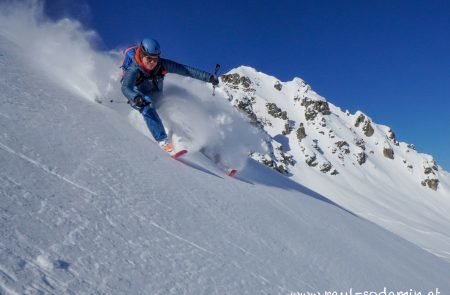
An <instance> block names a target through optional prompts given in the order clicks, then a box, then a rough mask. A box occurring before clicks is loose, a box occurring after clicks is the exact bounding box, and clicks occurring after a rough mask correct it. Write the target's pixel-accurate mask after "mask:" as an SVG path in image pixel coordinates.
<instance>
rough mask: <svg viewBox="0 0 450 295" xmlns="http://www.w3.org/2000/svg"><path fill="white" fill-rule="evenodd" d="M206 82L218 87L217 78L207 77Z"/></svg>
mask: <svg viewBox="0 0 450 295" xmlns="http://www.w3.org/2000/svg"><path fill="white" fill-rule="evenodd" d="M208 82H209V83H211V84H212V85H213V86H217V85H219V77H217V76H214V75H211V76H210V77H209V81H208Z"/></svg>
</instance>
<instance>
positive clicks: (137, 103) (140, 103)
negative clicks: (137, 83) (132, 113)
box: [132, 95, 151, 109]
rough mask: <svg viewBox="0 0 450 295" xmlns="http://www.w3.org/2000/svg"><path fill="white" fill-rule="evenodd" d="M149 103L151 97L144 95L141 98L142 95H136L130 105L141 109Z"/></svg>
mask: <svg viewBox="0 0 450 295" xmlns="http://www.w3.org/2000/svg"><path fill="white" fill-rule="evenodd" d="M145 98H148V99H149V100H150V101H149V102H148V101H147V100H146V99H145ZM149 104H151V99H150V98H149V97H148V96H144V98H142V96H140V95H138V96H136V97H135V98H134V99H133V104H132V107H136V108H138V109H142V108H143V107H145V106H147V105H149Z"/></svg>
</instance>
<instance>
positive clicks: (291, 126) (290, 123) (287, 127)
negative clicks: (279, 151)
mask: <svg viewBox="0 0 450 295" xmlns="http://www.w3.org/2000/svg"><path fill="white" fill-rule="evenodd" d="M294 124H295V122H294V121H290V120H286V123H285V124H284V130H283V131H282V132H281V133H282V134H283V135H288V134H291V132H292V130H294Z"/></svg>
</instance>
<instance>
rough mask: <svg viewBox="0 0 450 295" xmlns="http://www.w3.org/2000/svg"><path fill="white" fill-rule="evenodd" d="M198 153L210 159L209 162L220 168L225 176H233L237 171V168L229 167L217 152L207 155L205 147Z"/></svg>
mask: <svg viewBox="0 0 450 295" xmlns="http://www.w3.org/2000/svg"><path fill="white" fill-rule="evenodd" d="M200 153H201V154H202V155H203V156H205V158H207V159H208V160H210V161H211V162H213V163H214V164H215V165H216V166H217V167H218V168H219V169H220V170H222V171H223V172H224V173H225V174H226V175H227V176H229V177H234V176H235V175H236V174H237V173H238V170H237V169H234V168H231V167H229V166H228V165H226V164H224V163H223V162H222V160H221V159H220V155H219V154H215V155H213V156H211V155H209V154H208V153H207V152H206V149H200Z"/></svg>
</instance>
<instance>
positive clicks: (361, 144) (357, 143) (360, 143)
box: [353, 138, 366, 150]
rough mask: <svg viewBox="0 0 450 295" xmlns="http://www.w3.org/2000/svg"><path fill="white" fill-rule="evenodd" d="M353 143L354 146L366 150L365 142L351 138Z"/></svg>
mask: <svg viewBox="0 0 450 295" xmlns="http://www.w3.org/2000/svg"><path fill="white" fill-rule="evenodd" d="M353 142H354V143H355V145H356V146H358V147H360V148H362V149H363V150H366V142H365V141H364V139H362V138H353Z"/></svg>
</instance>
